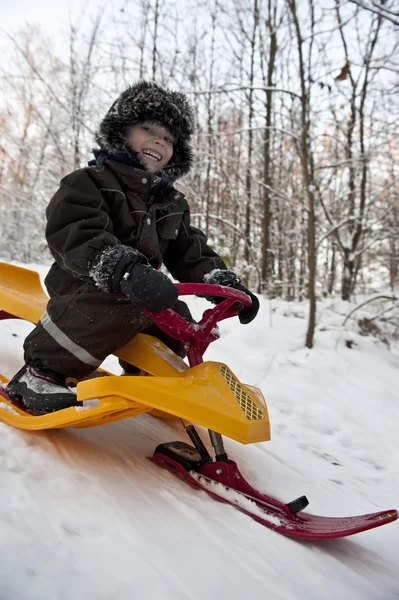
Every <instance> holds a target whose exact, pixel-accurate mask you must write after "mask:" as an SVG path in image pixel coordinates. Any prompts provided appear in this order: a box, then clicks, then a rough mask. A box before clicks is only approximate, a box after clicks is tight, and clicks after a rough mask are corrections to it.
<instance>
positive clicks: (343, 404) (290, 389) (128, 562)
mask: <svg viewBox="0 0 399 600" xmlns="http://www.w3.org/2000/svg"><path fill="white" fill-rule="evenodd" d="M189 303H190V306H191V308H192V309H193V311H194V313H195V314H196V316H198V315H199V312H200V311H201V309H202V308H203V307H205V306H208V305H207V304H206V303H205V301H203V300H200V299H197V298H193V299H190V300H189ZM347 311H348V306H347V305H345V304H344V303H341V302H339V301H336V302H334V301H332V300H328V301H324V302H323V303H321V304H320V305H319V315H318V327H317V333H316V340H315V348H314V349H313V350H312V351H309V350H307V349H305V348H304V347H303V343H304V336H305V331H306V314H305V312H306V306H305V305H300V304H287V303H282V302H277V301H273V302H270V303H269V302H268V301H267V300H263V302H262V307H261V311H260V314H259V316H258V318H257V319H256V321H254V322H253V323H252V324H250V325H248V326H245V327H244V326H241V325H240V324H239V322H238V319H234V320H229V321H227V322H224V323H222V324H221V326H220V329H221V332H222V336H221V339H220V340H219V341H218V342H215V343H214V344H213V346H212V347H210V348H209V350H208V352H207V354H206V358H208V359H211V360H212V359H213V360H222V361H223V362H226V363H227V364H228V365H229V366H230V368H231V369H232V370H233V371H234V372H235V373H236V375H237V376H238V377H239V378H240V379H241V380H242V381H244V382H247V383H250V384H252V385H256V386H259V387H260V388H261V389H262V391H263V393H264V395H265V397H266V399H267V402H268V407H269V413H270V419H271V424H272V436H273V439H272V441H271V442H268V443H264V444H258V445H253V446H241V445H239V444H237V443H235V442H232V441H230V440H226V447H227V450H228V452H229V454H230V456H231V457H232V458H233V459H235V460H237V461H238V463H239V465H240V468H241V470H242V471H243V472H244V474H245V475H246V476H247V478H248V479H249V480H250V482H251V483H253V484H254V485H255V487H257V488H259V489H263V490H264V491H266V492H270V493H271V494H273V495H275V496H277V497H279V498H281V499H282V500H283V501H287V502H288V501H290V500H292V499H293V498H295V497H297V496H299V495H301V494H306V495H307V496H308V498H309V499H310V507H309V510H311V512H313V513H319V514H325V515H347V514H356V513H363V512H373V511H376V510H382V509H386V508H395V507H396V508H397V507H398V505H399V451H398V423H399V385H398V382H399V352H398V351H397V348H396V347H395V345H394V346H391V348H390V350H388V349H387V347H386V346H385V345H384V344H383V343H381V342H380V341H378V340H376V339H375V338H373V337H363V336H361V335H359V333H357V331H356V329H357V327H356V323H355V322H354V321H350V325H349V326H348V329H347V330H345V331H344V330H342V327H341V325H342V321H343V318H344V316H345V314H346V312H347ZM30 329H31V325H29V324H27V323H24V322H20V321H14V320H13V321H0V361H1V368H0V370H1V372H2V373H3V374H4V375H6V376H7V377H10V376H11V375H12V374H13V373H14V372H15V371H16V370H17V368H18V367H19V366H20V364H21V363H22V342H23V338H24V336H25V335H26V334H27V332H28V331H30ZM347 340H351V342H352V348H348V347H347V346H346V341H347ZM349 345H351V344H349ZM109 365H111V366H112V365H115V363H114V362H112V359H111V361H110V363H109ZM109 365H108V366H109ZM173 439H182V440H184V439H185V435H184V431H183V430H182V426H181V425H180V423H179V422H169V423H168V422H165V421H161V420H158V419H155V418H153V417H151V416H149V415H142V416H139V417H136V418H133V419H128V420H125V421H122V422H119V423H115V424H110V425H107V426H104V427H102V428H94V429H86V430H74V429H69V430H55V431H47V432H45V431H43V432H34V433H29V432H24V431H20V430H17V429H12V428H10V427H8V426H6V425H4V424H3V423H0V489H1V503H0V551H1V560H0V600H81V599H82V600H92V599H93V600H111V599H114V598H115V599H118V600H131V599H132V598H140V600H144V599H149V600H150V599H151V600H153V599H157V600H164V599H165V600H166V599H167V600H180V599H195V600H209V599H214V598H228V599H229V600H236V599H237V600H238V599H242V598H249V599H251V600H265V599H268V600H322V599H338V598H339V599H340V600H352V599H356V600H394V599H395V598H399V575H398V566H399V565H398V558H397V557H398V550H397V549H398V542H399V524H398V523H397V522H396V523H393V524H389V525H387V526H385V527H382V528H379V529H376V530H374V531H370V532H366V533H363V534H359V535H357V536H353V537H351V538H347V539H343V540H336V541H331V542H323V543H299V542H295V541H293V540H290V539H287V538H284V537H283V536H281V535H279V534H277V533H274V532H272V531H269V530H267V529H265V528H263V527H262V526H260V525H259V524H257V523H256V522H255V521H252V520H251V519H249V518H248V517H246V516H245V515H243V514H241V513H239V512H238V511H237V510H235V509H234V508H232V507H229V506H226V505H223V504H219V503H217V502H215V501H214V500H212V499H211V498H209V497H208V496H207V495H206V494H205V493H204V492H197V491H194V490H192V489H190V488H188V487H186V486H185V485H184V484H183V483H181V482H179V481H178V480H176V479H175V478H173V477H172V476H170V475H169V474H168V473H167V472H165V471H163V470H161V469H159V468H158V467H156V466H155V465H153V464H151V463H150V462H149V461H148V460H147V459H146V457H147V456H150V455H151V454H152V452H153V450H154V448H155V446H156V445H157V444H158V443H161V442H163V441H171V440H173Z"/></svg>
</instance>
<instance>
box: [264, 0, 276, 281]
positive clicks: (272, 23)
mask: <svg viewBox="0 0 399 600" xmlns="http://www.w3.org/2000/svg"><path fill="white" fill-rule="evenodd" d="M273 8H274V10H273V11H272V5H271V0H269V2H268V19H267V20H266V25H267V28H268V31H269V34H270V48H269V61H268V67H267V80H266V88H267V89H266V126H265V133H264V143H263V160H264V162H263V179H264V184H265V185H264V186H263V240H262V285H264V284H266V286H267V284H268V283H269V280H270V276H271V265H270V259H271V256H270V227H271V223H270V219H271V215H270V191H271V187H272V176H271V171H270V165H271V136H272V128H271V125H272V114H273V92H272V90H271V89H270V88H271V87H272V85H273V74H274V68H275V63H276V55H277V31H276V10H277V7H276V6H274V7H273ZM272 12H273V15H272Z"/></svg>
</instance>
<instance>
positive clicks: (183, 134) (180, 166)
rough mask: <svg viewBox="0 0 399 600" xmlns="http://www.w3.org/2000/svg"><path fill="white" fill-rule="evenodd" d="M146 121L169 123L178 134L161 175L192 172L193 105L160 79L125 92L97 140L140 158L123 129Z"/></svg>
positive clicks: (173, 176) (104, 146)
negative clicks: (166, 86)
mask: <svg viewBox="0 0 399 600" xmlns="http://www.w3.org/2000/svg"><path fill="white" fill-rule="evenodd" d="M143 121H152V122H153V123H159V124H161V125H163V126H164V127H167V128H168V129H169V131H170V132H171V133H172V134H173V136H174V138H175V141H174V149H173V156H172V158H171V160H170V162H169V164H168V165H166V167H164V168H163V169H162V170H161V171H158V172H157V175H160V176H161V177H165V176H166V177H168V178H171V179H177V178H178V177H181V176H182V175H185V174H186V173H188V171H189V169H190V167H191V165H192V162H193V152H192V147H191V136H192V134H193V131H194V113H193V109H192V108H191V106H190V104H189V102H188V100H187V98H186V96H185V95H184V94H182V93H180V92H174V91H172V90H169V89H165V88H162V87H160V86H159V85H157V84H156V83H151V82H146V81H140V82H138V83H137V84H135V85H132V86H130V87H129V88H128V89H127V90H125V91H124V92H122V94H121V95H120V96H119V98H118V99H117V100H116V101H115V102H114V103H113V105H112V106H111V108H110V109H109V111H108V112H107V114H106V115H105V117H104V119H103V120H102V121H101V123H100V127H99V129H98V132H97V134H96V138H95V139H96V142H97V143H98V144H99V146H100V148H102V149H104V150H106V151H107V152H108V153H109V154H112V155H116V154H120V153H124V154H127V155H128V156H131V157H133V158H136V157H137V155H136V153H135V152H134V151H133V150H132V149H131V148H130V147H129V146H128V144H127V143H126V139H125V138H124V136H123V131H124V128H125V127H126V126H128V125H135V124H136V123H142V122H143Z"/></svg>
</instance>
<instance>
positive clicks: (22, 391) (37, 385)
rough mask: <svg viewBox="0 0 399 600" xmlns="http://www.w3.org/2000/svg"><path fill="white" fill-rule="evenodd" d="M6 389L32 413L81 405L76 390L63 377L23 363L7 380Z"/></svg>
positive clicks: (43, 412) (42, 412) (48, 370)
mask: <svg viewBox="0 0 399 600" xmlns="http://www.w3.org/2000/svg"><path fill="white" fill-rule="evenodd" d="M6 391H7V393H8V394H9V395H10V396H11V397H12V398H15V399H16V400H19V401H20V402H21V403H22V404H23V405H24V407H25V408H26V409H27V410H28V411H29V412H32V413H34V414H45V413H50V412H54V411H56V410H61V409H63V408H68V407H70V406H82V403H81V402H78V401H77V399H76V392H74V391H72V390H71V389H70V388H69V387H68V386H67V385H66V383H65V377H63V376H62V375H59V374H58V373H55V372H54V371H51V370H50V369H40V370H39V369H34V368H33V367H30V366H29V365H24V366H23V367H22V369H21V370H20V371H18V373H17V374H16V375H14V377H13V378H12V379H11V380H10V381H9V382H8V384H7V387H6Z"/></svg>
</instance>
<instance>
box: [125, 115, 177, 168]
mask: <svg viewBox="0 0 399 600" xmlns="http://www.w3.org/2000/svg"><path fill="white" fill-rule="evenodd" d="M125 138H126V141H127V143H128V144H129V146H130V147H131V148H132V150H134V151H135V152H137V154H138V157H139V159H140V161H141V162H142V163H143V164H144V165H145V166H146V169H147V171H149V172H150V173H156V172H157V171H159V170H160V169H163V168H164V167H166V165H167V164H168V162H169V161H170V159H171V158H172V156H173V142H174V140H173V136H172V134H171V133H170V131H169V130H168V129H167V128H166V127H164V126H163V125H160V124H159V123H151V122H150V121H144V122H143V123H137V125H132V126H130V127H129V128H128V130H127V131H126V134H125Z"/></svg>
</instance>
